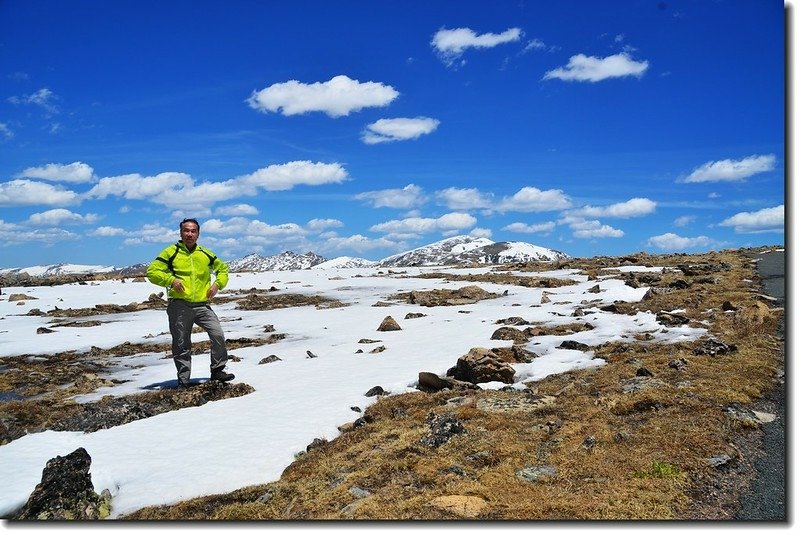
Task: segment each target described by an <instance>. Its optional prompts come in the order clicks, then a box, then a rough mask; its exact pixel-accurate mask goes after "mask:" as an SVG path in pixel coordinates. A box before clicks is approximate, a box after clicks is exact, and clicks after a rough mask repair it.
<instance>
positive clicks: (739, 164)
mask: <svg viewBox="0 0 800 535" xmlns="http://www.w3.org/2000/svg"><path fill="white" fill-rule="evenodd" d="M773 169H775V155H774V154H765V155H761V156H759V155H755V154H754V155H752V156H748V157H747V158H742V159H741V160H719V161H716V162H713V161H712V162H706V163H704V164H703V165H701V166H700V167H698V168H697V169H695V170H694V171H692V173H691V174H690V175H689V176H687V177H686V178H684V179H683V180H681V182H689V183H692V182H739V181H743V180H746V179H748V178H750V177H751V176H753V175H755V174H757V173H764V172H767V171H772V170H773Z"/></svg>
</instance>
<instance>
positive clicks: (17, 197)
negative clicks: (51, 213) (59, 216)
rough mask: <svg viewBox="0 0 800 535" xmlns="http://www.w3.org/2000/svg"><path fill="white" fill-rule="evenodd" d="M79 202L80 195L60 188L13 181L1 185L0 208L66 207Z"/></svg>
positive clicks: (40, 183) (26, 181)
mask: <svg viewBox="0 0 800 535" xmlns="http://www.w3.org/2000/svg"><path fill="white" fill-rule="evenodd" d="M77 201H78V194H77V193H75V192H74V191H70V190H67V189H64V188H62V187H60V186H54V185H52V184H45V183H44V182H34V181H32V180H11V181H10V182H4V183H2V184H0V206H32V205H51V206H53V205H65V204H73V203H75V202H77Z"/></svg>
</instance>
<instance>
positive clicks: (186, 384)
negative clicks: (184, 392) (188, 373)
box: [178, 377, 192, 388]
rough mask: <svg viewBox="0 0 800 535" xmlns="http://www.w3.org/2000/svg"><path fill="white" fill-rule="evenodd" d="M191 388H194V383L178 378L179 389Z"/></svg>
mask: <svg viewBox="0 0 800 535" xmlns="http://www.w3.org/2000/svg"><path fill="white" fill-rule="evenodd" d="M190 386H192V383H190V382H189V379H181V378H180V377H178V388H189V387H190Z"/></svg>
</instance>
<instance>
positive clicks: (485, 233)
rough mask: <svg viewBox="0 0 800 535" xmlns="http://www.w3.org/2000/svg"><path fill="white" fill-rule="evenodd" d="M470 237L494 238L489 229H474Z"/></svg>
mask: <svg viewBox="0 0 800 535" xmlns="http://www.w3.org/2000/svg"><path fill="white" fill-rule="evenodd" d="M469 235H470V236H472V237H473V238H487V239H488V238H491V237H492V230H491V229H488V228H477V227H476V228H474V229H472V230H471V231H470V232H469Z"/></svg>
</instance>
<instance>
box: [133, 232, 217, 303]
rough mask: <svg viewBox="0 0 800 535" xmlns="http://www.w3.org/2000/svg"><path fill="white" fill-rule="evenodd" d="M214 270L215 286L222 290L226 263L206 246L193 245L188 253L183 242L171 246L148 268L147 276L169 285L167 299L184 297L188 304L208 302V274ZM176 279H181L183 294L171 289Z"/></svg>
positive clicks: (154, 280) (209, 281)
mask: <svg viewBox="0 0 800 535" xmlns="http://www.w3.org/2000/svg"><path fill="white" fill-rule="evenodd" d="M212 273H214V274H215V276H216V280H215V281H214V282H215V283H216V284H217V288H219V289H220V290H222V289H223V288H225V286H227V285H228V264H226V263H225V262H223V261H222V260H220V259H219V258H217V257H216V255H214V253H212V252H211V251H209V250H208V249H206V248H204V247H201V246H200V245H196V246H195V248H194V251H192V252H189V250H188V249H187V248H186V246H185V245H184V244H183V241H179V242H178V243H176V244H173V245H170V246H169V247H167V248H165V249H164V250H163V251H161V252H160V253H158V256H157V257H156V259H155V260H153V262H152V263H151V264H150V267H148V268H147V279H148V280H149V281H150V282H152V283H153V284H157V285H158V286H163V287H165V288H168V291H167V296H168V297H169V298H170V299H183V300H184V301H188V302H190V303H205V302H206V301H208V297H206V292H208V289H209V288H211V274H212ZM175 279H180V280H181V282H183V287H184V288H185V289H186V291H185V292H183V293H178V291H176V290H174V289H173V288H172V283H173V281H174V280H175Z"/></svg>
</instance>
